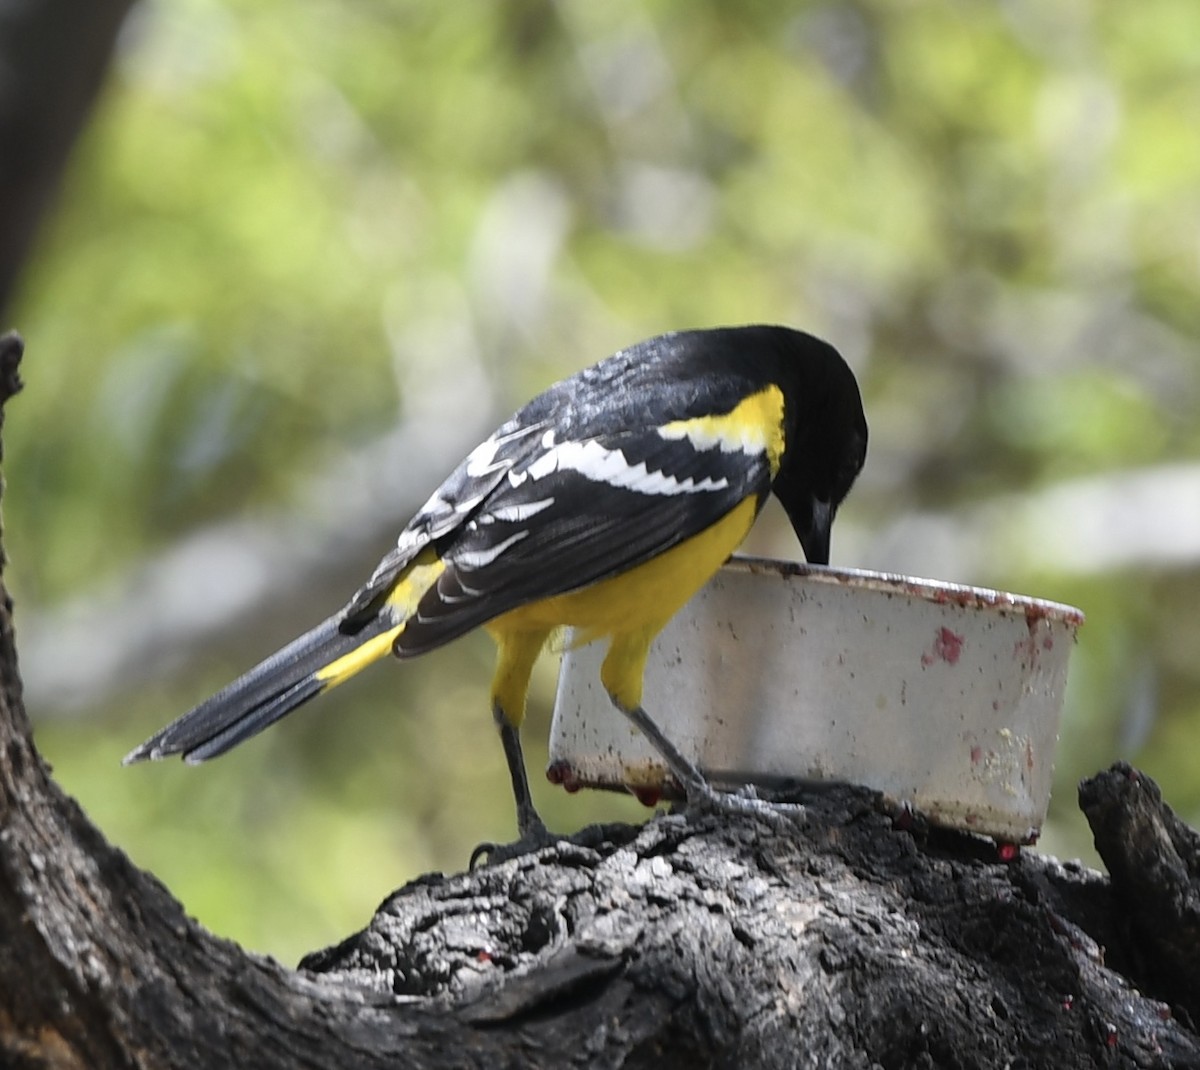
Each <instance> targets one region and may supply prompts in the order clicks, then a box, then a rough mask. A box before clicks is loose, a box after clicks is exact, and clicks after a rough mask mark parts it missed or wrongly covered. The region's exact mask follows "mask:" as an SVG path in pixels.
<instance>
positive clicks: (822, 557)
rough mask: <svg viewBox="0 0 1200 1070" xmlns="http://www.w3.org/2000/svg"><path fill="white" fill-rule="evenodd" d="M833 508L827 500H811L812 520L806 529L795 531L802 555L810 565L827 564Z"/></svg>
mask: <svg viewBox="0 0 1200 1070" xmlns="http://www.w3.org/2000/svg"><path fill="white" fill-rule="evenodd" d="M833 513H834V510H833V508H832V506H830V504H829V502H823V501H821V500H820V499H819V498H813V500H812V521H811V523H810V524H809V526H808V530H807V531H797V532H796V534H797V535H799V536H800V545H801V546H803V547H804V557H805V559H806V560H807V561H808V563H809V564H810V565H828V564H829V532H830V529H831V528H832V527H833Z"/></svg>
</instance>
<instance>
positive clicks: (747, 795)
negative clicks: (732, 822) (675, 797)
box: [687, 780, 807, 832]
mask: <svg viewBox="0 0 1200 1070" xmlns="http://www.w3.org/2000/svg"><path fill="white" fill-rule="evenodd" d="M687 809H688V811H689V812H693V813H707V814H738V815H745V816H748V817H757V818H758V819H759V820H761V821H763V822H765V823H766V824H768V825H770V826H771V828H773V829H774V830H775V831H776V832H787V831H790V830H793V829H795V828H796V826H797V825H802V824H804V821H805V818H806V816H807V811H806V810H805V809H804V807H803V806H801V805H800V804H799V803H784V802H771V801H769V800H767V799H760V798H759V796H758V792H756V791H755V790H754V787H753V785H750V784H745V785H743V786H742V787H740V788H739V789H738V790H737V791H733V792H730V791H718V790H717V789H716V788H714V787H713V786H712V785H711V784H710V783H708V781H707V780H701V781H700V782H699V783H696V784H691V785H689V790H688V793H687Z"/></svg>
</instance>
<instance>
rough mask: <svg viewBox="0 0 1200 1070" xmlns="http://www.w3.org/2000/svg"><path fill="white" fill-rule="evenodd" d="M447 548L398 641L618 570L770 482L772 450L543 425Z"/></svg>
mask: <svg viewBox="0 0 1200 1070" xmlns="http://www.w3.org/2000/svg"><path fill="white" fill-rule="evenodd" d="M541 447H542V448H541V450H540V451H539V452H538V454H537V455H536V456H535V457H533V458H532V459H526V460H525V461H523V463H522V464H520V465H515V466H513V468H511V469H510V470H509V471H508V472H507V473H506V474H505V476H504V478H503V479H502V480H500V481H499V482H498V483H497V485H496V487H495V489H494V490H493V491H492V492H491V493H490V494H489V495H487V497H486V498H485V499H484V500H483V501H482V502H481V503H480V504H479V506H478V508H477V509H476V510H475V512H474V513H473V514H472V515H471V517H470V519H469V520H467V522H466V523H465V524H464V525H463V526H462V528H461V529H460V531H459V532H458V533H457V534H456V536H455V537H454V538H453V540H452V541H451V542H449V543H448V545H447V546H446V548H445V549H444V551H443V552H442V557H443V560H445V562H446V564H447V568H446V571H445V572H444V573H443V574H442V576H441V577H440V578H439V580H438V583H437V585H436V586H435V587H434V588H433V589H431V590H430V592H429V593H428V594H427V595H426V596H425V598H424V599H423V600H422V602H421V604H420V607H419V609H418V613H417V616H416V617H415V618H414V619H413V620H411V621H410V622H409V624H408V626H407V627H406V628H405V630H404V633H403V635H402V636H401V637H400V639H399V641H398V645H399V647H400V648H401V649H402V650H403V651H405V652H411V653H418V652H420V651H422V650H426V649H429V648H431V647H434V646H438V645H440V644H441V643H444V642H446V641H447V640H449V639H451V638H454V637H455V636H457V635H461V634H463V633H464V632H466V631H469V630H470V629H471V628H473V627H475V626H476V625H478V624H481V623H483V622H485V621H487V620H490V619H492V618H493V617H496V616H499V615H500V614H501V613H504V612H507V611H508V610H510V609H513V608H515V607H517V606H520V605H525V604H528V603H530V602H535V601H539V600H541V599H543V598H550V597H553V596H554V595H558V594H563V593H565V592H567V591H572V590H576V589H578V588H580V587H585V586H587V585H588V584H591V583H595V582H597V581H599V580H602V579H606V578H608V577H610V576H615V575H617V574H618V573H621V572H624V571H626V570H627V569H629V568H632V567H634V566H635V565H638V564H640V563H642V562H644V561H647V560H649V559H650V558H652V557H654V556H656V555H658V554H660V553H662V552H663V551H665V550H668V549H670V548H671V547H673V546H676V545H678V544H679V543H681V542H684V541H686V540H687V539H689V538H691V537H692V536H693V535H697V534H699V533H700V532H701V531H703V530H704V529H705V528H707V527H709V526H710V525H712V524H714V523H715V522H716V521H718V520H720V519H721V517H723V516H725V514H726V513H728V512H729V511H730V510H731V509H733V508H734V507H735V506H737V505H738V504H739V503H740V502H742V501H743V500H744V499H745V498H747V497H749V496H752V495H753V496H755V497H757V498H758V500H759V501H760V502H761V501H762V500H763V499H764V498H765V497H766V494H767V492H768V490H769V489H770V481H771V473H770V468H769V465H768V463H767V458H766V455H765V454H763V453H750V452H744V451H742V450H733V451H724V450H721V449H720V448H716V447H713V448H708V449H699V448H697V447H696V446H694V445H693V444H692V442H691V441H690V440H688V439H687V438H686V437H684V438H675V439H668V438H664V437H663V436H662V435H661V434H660V433H659V432H658V430H657V429H656V428H650V429H646V430H638V431H630V432H625V433H622V434H616V435H605V436H599V437H596V438H589V439H585V440H584V441H576V440H568V441H566V442H557V441H556V440H555V439H554V438H553V433H548V434H546V435H544V437H543V439H542V442H541Z"/></svg>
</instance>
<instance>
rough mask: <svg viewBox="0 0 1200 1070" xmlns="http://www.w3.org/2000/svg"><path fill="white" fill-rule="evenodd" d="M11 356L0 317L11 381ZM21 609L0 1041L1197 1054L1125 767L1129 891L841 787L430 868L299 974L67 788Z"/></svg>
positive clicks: (924, 1061)
mask: <svg viewBox="0 0 1200 1070" xmlns="http://www.w3.org/2000/svg"><path fill="white" fill-rule="evenodd" d="M20 353H21V346H20V341H19V339H16V338H15V336H6V337H5V338H3V339H0V401H3V400H7V398H9V397H11V396H12V394H13V393H14V392H15V391H16V389H17V388H18V386H19V380H18V379H17V376H16V367H17V362H18V361H19V359H20ZM10 609H11V606H10V603H9V601H8V599H7V597H6V596H5V597H4V598H3V599H0V1064H3V1065H6V1066H17V1067H34V1066H36V1067H89V1068H97V1067H110V1066H111V1067H128V1066H137V1067H147V1068H159V1067H195V1066H254V1067H263V1068H267V1070H271V1068H274V1067H280V1068H282V1067H288V1068H295V1067H314V1068H315V1067H322V1068H328V1067H342V1066H346V1067H350V1066H352V1067H384V1066H389V1067H394V1066H396V1065H404V1066H411V1067H418V1068H420V1067H450V1066H454V1067H464V1066H465V1067H472V1066H479V1067H483V1066H487V1067H489V1068H491V1070H495V1068H497V1067H505V1066H514V1067H516V1066H521V1067H556V1068H562V1067H572V1066H579V1067H584V1066H587V1067H592V1066H608V1067H649V1066H652V1065H653V1066H655V1067H661V1068H667V1070H669V1068H671V1067H685V1066H686V1067H688V1068H690V1070H694V1068H696V1067H705V1066H739V1067H767V1068H770V1067H795V1066H813V1067H826V1066H869V1065H880V1066H931V1067H932V1066H960V1067H993V1066H1002V1065H1023V1066H1026V1067H1047V1068H1049V1067H1053V1068H1055V1070H1063V1068H1072V1067H1095V1066H1103V1065H1121V1066H1146V1067H1150V1066H1168V1067H1189V1066H1196V1065H1200V1043H1198V1040H1197V1037H1196V1035H1195V1033H1194V1032H1193V1031H1192V1030H1191V1028H1190V1027H1189V1025H1188V1024H1187V1014H1189V1013H1194V1007H1193V1005H1192V1004H1191V1003H1190V1002H1188V1001H1189V999H1194V997H1190V996H1189V995H1188V994H1189V993H1194V992H1196V991H1198V990H1200V978H1197V976H1196V968H1195V962H1196V961H1197V960H1196V957H1195V955H1194V954H1193V953H1191V952H1190V951H1188V952H1187V953H1186V954H1183V955H1179V954H1175V955H1172V954H1170V953H1169V947H1168V946H1167V945H1160V944H1159V943H1158V942H1155V941H1153V940H1146V939H1145V937H1144V935H1143V934H1144V933H1145V932H1146V930H1145V929H1143V928H1141V926H1143V925H1144V923H1145V922H1146V920H1147V918H1146V916H1145V910H1146V909H1147V905H1148V909H1149V910H1150V912H1151V913H1153V912H1154V911H1157V910H1160V909H1162V903H1163V902H1166V903H1167V904H1169V905H1171V906H1174V907H1178V910H1177V912H1176V913H1175V914H1174V915H1172V916H1171V917H1172V919H1173V920H1174V921H1175V922H1176V923H1178V924H1187V925H1193V924H1194V917H1195V914H1194V902H1195V900H1194V878H1193V876H1192V874H1193V873H1194V869H1193V868H1190V867H1191V864H1192V861H1193V860H1194V858H1195V845H1196V838H1195V834H1194V833H1192V832H1191V831H1190V830H1187V829H1185V828H1184V827H1183V826H1182V825H1180V824H1179V823H1178V821H1177V820H1176V819H1175V818H1174V816H1173V815H1171V814H1170V812H1169V810H1167V808H1166V807H1165V805H1163V804H1162V802H1161V799H1159V798H1158V797H1157V794H1156V790H1155V789H1153V787H1152V785H1150V782H1149V781H1148V780H1146V779H1145V778H1144V777H1138V776H1137V775H1136V774H1134V773H1133V771H1131V770H1128V769H1127V768H1124V767H1121V768H1117V769H1114V770H1113V771H1112V772H1111V773H1110V774H1105V775H1104V776H1102V777H1101V778H1097V782H1096V783H1097V785H1098V786H1097V789H1096V793H1095V798H1093V797H1092V796H1088V795H1087V792H1086V791H1085V806H1088V807H1089V811H1088V812H1089V815H1092V814H1093V813H1094V812H1097V807H1099V811H1100V812H1101V815H1102V820H1101V821H1100V827H1101V829H1103V830H1108V829H1111V828H1117V829H1127V830H1128V834H1127V835H1124V838H1123V839H1122V836H1121V835H1118V836H1117V840H1118V841H1119V842H1123V843H1125V844H1126V845H1127V846H1128V847H1129V848H1130V849H1131V850H1134V849H1135V853H1132V854H1129V855H1128V859H1129V862H1130V865H1128V866H1117V865H1114V863H1112V862H1110V865H1114V873H1118V874H1119V876H1118V879H1116V880H1114V883H1113V884H1112V885H1111V886H1110V884H1109V883H1108V881H1107V880H1106V879H1105V878H1103V877H1102V876H1101V875H1100V874H1097V873H1093V872H1090V871H1087V870H1084V869H1083V868H1081V867H1079V866H1072V865H1066V866H1064V865H1060V864H1059V863H1058V862H1056V861H1055V860H1053V859H1048V858H1043V857H1040V856H1038V855H1036V854H1033V853H1031V852H1025V853H1023V854H1020V855H1019V856H1018V857H1017V858H1016V859H1015V860H1014V861H1012V862H1010V863H1008V864H1005V863H1003V862H1000V861H998V860H997V856H996V851H995V849H994V847H993V845H991V844H990V843H988V842H986V841H981V840H978V839H972V838H968V837H964V836H958V835H950V834H947V833H941V832H936V831H931V830H925V829H922V828H921V827H919V825H918V826H917V827H913V824H912V822H911V821H903V822H899V823H897V822H895V821H893V819H892V818H891V816H889V814H887V813H886V812H884V810H883V808H882V807H881V806H880V805H879V803H878V800H877V799H876V798H875V797H874V796H872V795H871V794H870V793H867V792H864V791H862V790H856V789H852V788H847V787H833V788H829V789H827V790H824V791H821V792H809V793H808V794H807V795H806V796H805V797H804V801H805V802H806V805H807V807H808V816H807V820H806V821H805V822H804V823H803V825H802V826H801V825H797V826H796V828H795V829H794V831H791V832H788V833H779V832H777V831H775V830H774V829H769V828H767V827H765V826H762V825H760V824H758V823H756V822H755V821H754V820H752V819H749V818H747V819H739V820H730V819H727V818H720V819H718V818H716V817H695V816H693V817H687V818H685V817H683V816H665V817H659V818H655V819H654V820H652V821H650V822H648V823H647V824H646V825H645V826H644V827H641V828H632V827H617V828H616V829H612V830H606V832H605V834H604V835H596V834H595V833H586V834H581V835H580V836H578V837H575V838H574V839H573V840H572V841H568V842H564V843H561V844H558V845H556V846H554V847H551V848H548V849H546V850H543V851H541V852H539V853H537V854H534V855H527V856H524V857H521V858H517V859H514V860H512V861H509V862H506V863H504V864H501V865H497V866H494V867H487V868H484V869H482V870H479V871H475V872H472V873H463V874H458V875H454V876H451V877H442V876H440V875H431V876H427V877H424V878H421V879H420V880H417V881H414V882H413V883H412V884H410V885H408V886H407V887H405V888H403V889H401V890H400V891H398V892H396V893H395V894H393V895H392V896H390V897H389V898H388V899H387V900H386V901H385V902H384V904H383V905H382V907H381V908H380V910H379V912H378V914H377V915H376V917H375V919H374V920H373V921H372V923H371V924H370V925H369V926H368V928H367V929H365V930H364V931H363V932H361V933H358V934H356V935H354V936H352V937H350V938H348V939H347V940H346V941H344V942H343V943H342V944H341V945H339V946H338V947H335V948H331V949H327V950H325V951H321V952H317V953H314V954H312V955H309V956H308V957H307V958H306V959H305V960H304V962H303V963H302V964H301V967H300V969H298V970H289V969H286V968H285V967H283V966H281V965H279V964H278V963H275V962H273V961H271V960H269V959H264V958H262V957H259V956H255V955H251V954H247V953H246V952H244V951H242V950H241V949H239V948H238V947H236V946H235V945H233V944H231V943H229V942H228V941H224V940H221V939H219V938H217V937H215V936H213V935H211V934H209V933H207V932H206V931H204V930H203V929H202V928H201V927H200V926H199V925H198V924H196V923H195V922H194V921H192V920H191V919H189V918H187V917H186V916H185V915H184V913H183V911H182V909H181V907H180V906H179V904H178V903H177V902H176V901H175V900H174V899H173V898H172V896H171V895H170V893H169V892H168V891H167V889H165V888H164V887H163V886H162V885H161V884H159V883H158V882H157V881H156V880H155V879H154V878H153V877H151V876H150V875H148V874H145V873H143V872H141V871H140V870H138V869H137V868H136V867H134V866H133V865H132V864H131V863H130V862H129V860H128V859H127V858H126V857H125V855H124V854H122V853H121V851H119V850H118V849H116V848H114V847H112V846H111V845H109V844H108V843H107V842H106V841H105V840H104V838H103V836H102V835H101V834H100V832H99V831H97V830H96V829H95V828H94V827H93V826H92V825H91V824H90V822H89V821H88V820H87V818H86V816H85V815H84V814H83V813H82V811H81V810H80V809H79V807H78V806H77V805H76V804H75V803H74V802H73V801H72V800H71V799H69V798H68V797H66V796H65V795H63V794H62V792H61V791H60V790H59V789H58V787H57V786H56V785H55V784H54V782H53V780H52V779H51V777H50V775H49V772H48V770H47V769H46V767H45V765H44V763H43V762H42V760H41V758H40V757H39V756H38V753H37V751H36V749H35V748H34V746H33V743H32V741H31V739H30V736H29V726H28V723H27V720H26V716H25V711H24V709H23V706H22V696H21V687H20V679H19V676H18V674H17V667H16V649H15V644H14V636H13V629H12V618H11V613H10ZM117 775H119V774H117ZM1128 785H1134V787H1132V788H1130V787H1128ZM1101 789H1104V790H1103V791H1101ZM1096 798H1099V799H1100V802H1096V801H1095V799H1096ZM1131 803H1132V806H1133V808H1132V809H1129V806H1130V804H1131ZM1147 823H1148V824H1147ZM1146 829H1150V830H1152V831H1154V834H1153V835H1150V836H1147V835H1146V834H1145V832H1146ZM1105 835H1106V836H1107V833H1105ZM1100 837H1101V832H1100V831H1099V830H1098V840H1099V839H1100ZM1106 842H1107V840H1106ZM1105 849H1106V848H1105V847H1104V846H1102V850H1105ZM1106 857H1107V856H1106ZM1185 858H1186V859H1187V860H1188V861H1187V863H1186V864H1184V859H1185ZM1127 870H1128V872H1126V871H1127ZM1139 881H1140V882H1141V883H1138V882H1139ZM1147 882H1148V883H1147ZM1164 895H1165V896H1166V898H1165V900H1164V899H1163V898H1161V897H1162V896H1164ZM1130 896H1132V898H1130ZM1189 896H1192V898H1190V899H1189ZM1193 933H1194V928H1193V929H1190V930H1188V935H1189V938H1190V935H1191V934H1193ZM1114 967H1117V968H1114ZM1119 969H1124V970H1127V976H1128V977H1129V978H1136V980H1137V983H1138V984H1139V985H1142V986H1144V987H1145V990H1146V992H1147V993H1150V994H1145V995H1144V994H1142V993H1141V992H1139V991H1137V990H1135V989H1134V988H1133V987H1132V986H1131V984H1130V982H1129V980H1127V979H1126V976H1123V975H1122V973H1121V972H1118V970H1119ZM1159 978H1162V979H1164V980H1162V981H1161V985H1162V987H1158V985H1159V984H1160V982H1159V980H1158V979H1159ZM1155 993H1157V995H1156V994H1155ZM1172 993H1174V994H1172ZM1160 998H1166V999H1171V1000H1177V1001H1178V1003H1179V1007H1178V1012H1177V1013H1176V1012H1174V1011H1173V1009H1172V1007H1171V1006H1169V1005H1167V1004H1166V1003H1163V1002H1160ZM1189 1008H1191V1009H1190V1010H1189Z"/></svg>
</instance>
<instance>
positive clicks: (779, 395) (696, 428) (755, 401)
mask: <svg viewBox="0 0 1200 1070" xmlns="http://www.w3.org/2000/svg"><path fill="white" fill-rule="evenodd" d="M783 415H784V412H783V392H782V391H781V390H780V389H779V387H777V386H768V387H765V388H764V389H762V390H760V391H759V392H758V393H757V394H751V395H750V396H749V397H748V398H746V399H745V400H744V401H742V402H740V403H739V404H738V405H737V406H736V407H735V408H734V409H733V410H732V411H730V412H726V413H720V414H718V415H716V416H695V417H693V418H692V419H690V420H672V421H671V422H670V423H668V424H663V425H662V426H661V427H660V428H659V429H658V433H659V434H660V435H661V436H662V437H663V438H666V439H682V438H686V439H688V440H689V441H690V442H691V444H692V445H693V446H695V447H696V449H698V450H710V449H713V448H714V447H717V446H719V447H720V448H721V449H723V450H729V451H732V450H743V451H744V452H746V453H763V452H765V453H766V455H767V463H768V464H769V465H770V466H771V476H772V478H774V477H775V476H776V475H777V474H778V473H779V462H780V459H781V458H782V457H783V450H784V446H785V445H786V443H785V442H784V435H783Z"/></svg>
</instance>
